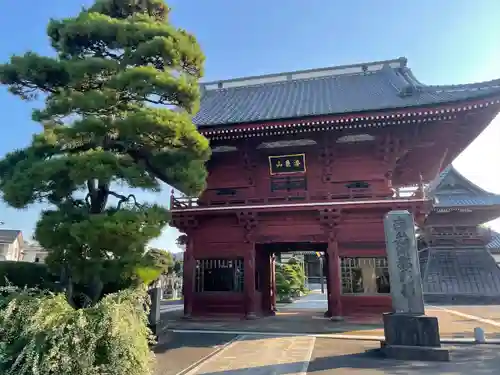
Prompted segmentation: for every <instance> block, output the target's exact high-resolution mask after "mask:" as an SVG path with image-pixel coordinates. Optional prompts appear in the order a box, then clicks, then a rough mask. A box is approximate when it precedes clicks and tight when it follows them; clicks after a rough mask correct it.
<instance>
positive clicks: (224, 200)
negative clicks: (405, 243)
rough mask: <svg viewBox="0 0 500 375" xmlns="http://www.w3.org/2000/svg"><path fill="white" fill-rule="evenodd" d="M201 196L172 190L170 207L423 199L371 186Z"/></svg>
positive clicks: (418, 196) (417, 194) (419, 194)
mask: <svg viewBox="0 0 500 375" xmlns="http://www.w3.org/2000/svg"><path fill="white" fill-rule="evenodd" d="M210 196H211V197H210V198H208V197H207V196H205V197H202V198H197V197H186V196H184V197H175V196H174V194H173V192H172V195H171V197H170V208H171V209H177V210H182V209H189V208H199V207H220V206H236V205H238V206H248V205H265V204H280V203H297V202H310V203H314V202H329V201H331V202H335V201H341V200H360V201H363V200H395V199H423V198H424V195H423V194H422V192H421V191H416V192H413V193H412V194H406V195H402V194H399V192H397V191H393V192H390V191H389V192H387V191H386V192H382V191H377V190H374V189H371V188H352V189H345V190H344V191H343V192H341V191H339V192H336V193H310V192H308V191H303V190H302V191H293V190H292V191H288V192H279V193H271V194H270V195H269V196H267V197H257V198H256V197H238V196H237V195H230V196H217V194H211V195H210Z"/></svg>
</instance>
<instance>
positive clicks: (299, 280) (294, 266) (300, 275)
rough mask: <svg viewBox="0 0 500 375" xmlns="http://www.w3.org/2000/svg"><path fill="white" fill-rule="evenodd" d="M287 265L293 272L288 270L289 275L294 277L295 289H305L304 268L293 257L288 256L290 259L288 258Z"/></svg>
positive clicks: (302, 290)
mask: <svg viewBox="0 0 500 375" xmlns="http://www.w3.org/2000/svg"><path fill="white" fill-rule="evenodd" d="M287 266H289V267H290V269H291V270H293V272H292V271H290V273H291V275H293V276H291V277H293V279H294V285H295V290H297V291H301V292H304V291H305V289H306V287H305V283H306V273H305V270H304V268H303V267H302V265H301V264H300V263H299V262H298V261H297V259H295V258H290V260H288V264H287Z"/></svg>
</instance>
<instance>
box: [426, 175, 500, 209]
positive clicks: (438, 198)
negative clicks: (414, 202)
mask: <svg viewBox="0 0 500 375" xmlns="http://www.w3.org/2000/svg"><path fill="white" fill-rule="evenodd" d="M428 195H430V196H431V197H433V198H434V207H435V208H445V207H446V208H449V207H460V208H464V207H467V206H496V205H500V195H497V194H493V193H490V192H487V191H486V190H484V189H481V188H480V187H479V186H477V185H475V184H473V183H472V182H471V181H469V180H468V179H466V178H465V177H464V176H462V175H461V174H460V173H459V172H458V171H457V170H456V169H455V168H453V166H452V165H450V166H448V167H447V168H445V169H444V170H443V171H442V172H441V173H440V174H439V176H438V177H437V178H436V179H435V180H434V181H432V182H431V183H430V184H429V187H428Z"/></svg>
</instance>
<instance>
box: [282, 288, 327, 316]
mask: <svg viewBox="0 0 500 375" xmlns="http://www.w3.org/2000/svg"><path fill="white" fill-rule="evenodd" d="M279 310H280V311H283V310H318V311H326V310H328V297H327V295H326V292H325V293H321V291H320V290H312V291H311V292H310V293H309V294H307V295H305V296H303V297H301V298H299V299H297V300H295V301H293V302H292V303H288V304H285V305H281V306H279Z"/></svg>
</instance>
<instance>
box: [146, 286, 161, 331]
mask: <svg viewBox="0 0 500 375" xmlns="http://www.w3.org/2000/svg"><path fill="white" fill-rule="evenodd" d="M148 294H149V298H150V299H151V306H150V310H149V314H148V323H149V328H150V329H151V331H152V332H153V334H154V335H155V336H158V324H159V323H160V305H161V289H160V288H158V287H155V288H151V289H149V290H148Z"/></svg>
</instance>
